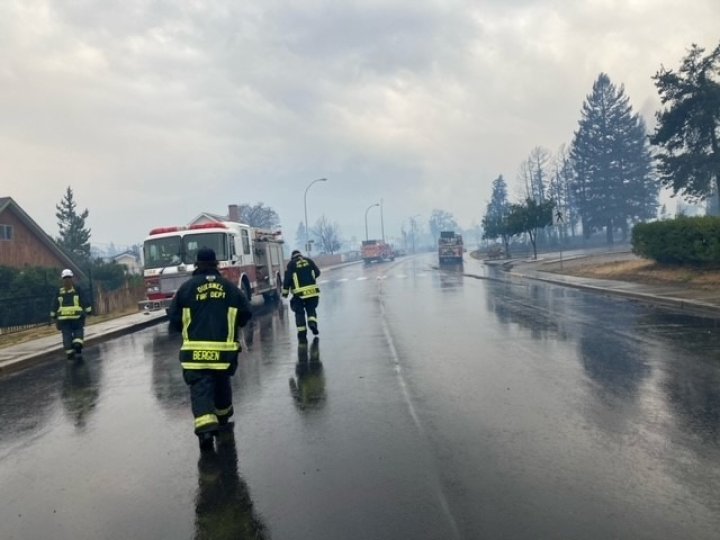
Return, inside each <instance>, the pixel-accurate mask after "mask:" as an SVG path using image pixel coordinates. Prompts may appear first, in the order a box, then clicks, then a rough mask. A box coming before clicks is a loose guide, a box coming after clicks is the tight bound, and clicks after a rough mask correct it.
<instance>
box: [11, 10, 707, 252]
mask: <svg viewBox="0 0 720 540" xmlns="http://www.w3.org/2000/svg"><path fill="white" fill-rule="evenodd" d="M719 40H720V1H718V0H684V1H682V2H680V1H677V0H566V1H561V0H556V1H550V0H535V1H533V0H478V1H476V2H464V1H456V0H438V1H423V0H382V1H378V0H357V1H355V0H354V1H342V0H303V1H302V2H291V1H283V0H257V1H255V2H239V1H237V0H227V1H222V0H207V1H204V0H182V1H178V0H155V1H150V0H103V1H89V0H72V1H70V0H67V1H65V0H52V1H45V0H0V175H1V176H0V178H1V180H0V196H11V197H13V198H14V199H15V200H16V201H17V202H18V203H19V204H20V205H21V206H22V207H23V208H24V209H25V210H26V211H27V212H28V213H29V214H30V215H31V216H32V217H33V218H34V219H35V220H36V221H37V222H38V223H39V224H40V225H41V226H42V227H43V228H45V230H46V231H47V232H49V233H50V234H52V235H56V234H57V225H56V220H55V216H54V212H55V204H56V203H57V202H58V201H59V200H60V199H61V198H62V196H63V193H64V190H65V188H66V186H68V185H70V186H72V188H73V190H74V191H75V195H76V198H77V201H78V203H79V205H80V207H81V209H82V208H85V207H87V208H88V209H89V210H90V218H89V220H88V224H89V226H90V227H91V228H92V241H93V242H94V243H109V242H110V241H113V242H115V243H116V244H131V243H136V242H142V239H143V237H144V236H145V235H146V234H147V231H148V230H149V229H150V228H152V227H154V226H159V225H171V224H182V223H186V222H187V221H189V220H190V219H192V218H193V217H195V216H196V215H197V214H199V213H200V212H202V211H209V212H217V213H224V212H226V210H227V205H228V204H230V203H256V202H258V201H262V202H264V203H265V204H267V205H269V206H271V207H273V208H274V209H275V210H276V211H277V212H278V213H279V215H280V218H281V220H282V224H283V227H284V230H285V233H286V236H287V237H288V238H289V239H290V240H294V237H295V231H296V229H297V226H298V223H299V222H300V221H302V220H303V219H304V209H303V194H304V192H305V188H306V187H307V185H308V184H309V183H310V182H311V181H312V180H314V179H316V178H319V177H327V178H328V182H326V183H318V184H315V185H314V186H313V187H312V188H311V190H310V191H309V192H308V198H307V201H308V205H307V206H308V215H309V221H310V223H311V224H312V223H313V222H314V221H315V220H316V219H317V218H318V217H319V216H320V215H321V214H325V215H326V216H327V218H328V219H329V220H331V221H336V222H338V224H339V225H340V229H341V232H342V234H343V236H344V237H346V238H350V237H352V236H356V237H358V238H362V237H364V215H365V209H366V208H367V207H368V206H369V205H370V204H373V203H374V202H377V201H379V200H380V199H381V198H382V199H383V202H384V216H385V229H386V234H388V235H395V234H397V233H398V231H399V229H400V226H401V224H402V223H403V222H404V223H405V224H406V225H407V223H408V218H409V217H410V216H412V215H414V214H421V215H422V217H423V219H427V217H428V216H429V214H430V212H431V211H432V209H433V208H442V209H445V210H447V211H449V212H452V213H453V214H454V215H455V217H456V218H457V220H458V222H459V223H460V225H462V226H463V227H470V226H471V224H472V223H473V221H475V222H479V221H480V219H481V217H482V214H483V212H484V208H485V205H486V203H487V200H488V198H489V195H490V185H491V182H492V180H493V179H494V178H495V177H496V176H497V175H498V174H500V173H502V174H503V175H504V176H505V178H506V179H507V180H508V182H509V184H510V187H511V189H510V192H511V194H514V193H515V192H516V189H515V187H514V186H515V183H516V176H517V173H518V169H519V166H520V164H521V162H522V161H523V160H524V159H525V158H526V157H527V155H528V154H529V153H530V151H531V150H532V149H533V147H535V146H543V147H546V148H547V149H549V150H550V151H552V152H555V151H556V150H557V149H558V147H559V146H560V145H561V144H563V143H569V142H570V140H571V139H572V135H573V131H574V130H575V129H576V127H577V121H578V119H579V114H580V108H581V105H582V102H583V100H584V99H585V97H586V95H587V94H589V93H590V91H591V88H592V83H593V82H594V80H595V79H596V78H597V76H598V74H599V73H600V72H606V73H608V75H609V76H610V78H611V80H612V81H613V82H614V83H616V84H617V85H618V86H619V85H620V84H624V85H625V89H626V92H627V94H628V96H629V97H630V100H631V103H632V105H633V107H634V108H635V110H636V111H639V112H641V113H642V114H643V116H644V117H645V118H646V119H647V120H648V121H650V122H651V121H652V118H653V113H654V111H655V110H656V109H658V108H659V106H660V105H659V100H658V97H657V91H656V89H655V87H654V85H653V82H652V80H651V76H652V75H653V74H654V73H655V72H656V71H657V70H658V69H659V68H660V66H661V65H663V64H664V65H665V66H666V67H672V68H675V67H677V66H678V65H679V63H680V60H681V58H682V57H683V56H684V55H685V53H686V50H687V49H688V47H689V46H690V44H691V43H697V44H699V45H700V46H703V47H705V48H706V49H711V48H713V47H714V46H716V45H717V44H718V41H719ZM379 221H380V220H379V212H378V209H372V210H371V211H370V213H369V223H370V235H371V236H379Z"/></svg>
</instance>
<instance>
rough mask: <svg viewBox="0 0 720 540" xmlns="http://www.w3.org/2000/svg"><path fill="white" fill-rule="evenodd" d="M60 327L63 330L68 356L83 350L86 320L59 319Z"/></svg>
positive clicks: (64, 345) (64, 344)
mask: <svg viewBox="0 0 720 540" xmlns="http://www.w3.org/2000/svg"><path fill="white" fill-rule="evenodd" d="M58 327H59V328H60V332H62V340H63V348H64V349H65V354H66V355H67V357H68V358H72V357H73V356H74V355H75V353H77V354H80V353H81V352H82V348H83V344H84V339H83V338H84V336H85V321H83V320H82V319H70V320H64V321H58Z"/></svg>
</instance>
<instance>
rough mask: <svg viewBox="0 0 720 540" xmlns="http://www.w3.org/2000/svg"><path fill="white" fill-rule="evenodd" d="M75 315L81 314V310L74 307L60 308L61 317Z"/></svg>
mask: <svg viewBox="0 0 720 540" xmlns="http://www.w3.org/2000/svg"><path fill="white" fill-rule="evenodd" d="M76 313H82V308H81V307H75V306H64V307H61V308H60V314H61V315H74V314H76Z"/></svg>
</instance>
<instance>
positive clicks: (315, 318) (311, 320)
mask: <svg viewBox="0 0 720 540" xmlns="http://www.w3.org/2000/svg"><path fill="white" fill-rule="evenodd" d="M308 322H317V317H308Z"/></svg>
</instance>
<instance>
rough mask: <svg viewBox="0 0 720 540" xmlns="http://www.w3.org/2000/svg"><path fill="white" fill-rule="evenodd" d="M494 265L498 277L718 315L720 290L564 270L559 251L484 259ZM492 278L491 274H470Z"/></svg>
mask: <svg viewBox="0 0 720 540" xmlns="http://www.w3.org/2000/svg"><path fill="white" fill-rule="evenodd" d="M633 258H637V257H636V256H634V255H632V254H631V253H629V252H617V251H614V252H598V253H593V254H584V255H577V256H573V257H571V258H565V259H562V262H563V264H566V263H569V262H570V261H575V262H577V261H583V262H584V263H586V262H588V261H593V260H597V261H598V262H602V263H606V262H609V261H627V260H632V259H633ZM484 263H485V264H486V265H487V266H489V267H493V268H496V270H497V272H498V276H496V277H499V278H501V279H505V277H509V278H511V279H512V278H522V279H533V280H537V281H543V282H545V283H552V284H555V285H562V286H566V287H574V288H576V289H583V290H587V291H592V292H595V293H599V294H606V295H615V296H623V297H625V298H631V299H634V300H638V301H640V302H645V303H649V304H654V305H661V306H665V307H670V308H673V309H678V310H681V311H686V312H688V313H692V314H696V315H702V316H706V317H713V318H715V317H718V318H720V290H705V289H692V288H689V287H683V286H672V285H651V284H643V283H631V282H627V281H614V280H609V279H593V278H586V277H578V276H571V275H567V274H563V273H562V270H561V259H560V258H559V256H558V254H544V255H543V256H542V258H538V260H537V261H532V260H513V261H484ZM473 277H483V278H486V279H487V278H491V279H492V276H487V275H486V276H477V275H475V276H473Z"/></svg>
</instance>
